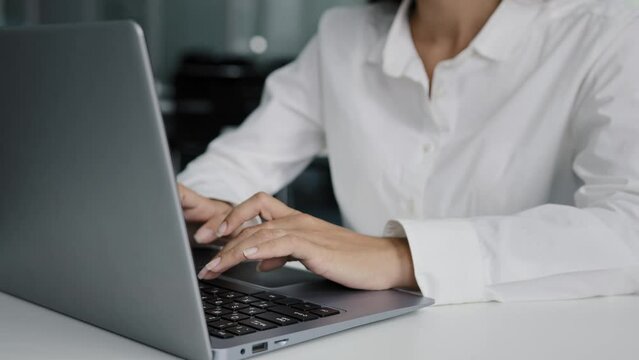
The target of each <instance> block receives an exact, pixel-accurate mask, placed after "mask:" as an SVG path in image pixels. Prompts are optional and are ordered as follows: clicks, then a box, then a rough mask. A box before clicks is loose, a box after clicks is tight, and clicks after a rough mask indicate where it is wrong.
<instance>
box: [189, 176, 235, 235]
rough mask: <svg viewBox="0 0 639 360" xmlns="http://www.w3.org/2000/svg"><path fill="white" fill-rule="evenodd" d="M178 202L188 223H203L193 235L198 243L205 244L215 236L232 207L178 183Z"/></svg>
mask: <svg viewBox="0 0 639 360" xmlns="http://www.w3.org/2000/svg"><path fill="white" fill-rule="evenodd" d="M178 192H179V194H180V204H181V205H182V212H183V213H184V219H185V220H186V221H187V222H189V223H200V224H201V223H204V225H202V226H201V227H200V228H199V230H198V231H197V232H196V233H195V235H194V236H193V237H194V239H195V241H197V242H198V243H200V244H207V243H210V242H212V241H213V240H215V239H216V238H217V236H216V234H215V230H214V229H218V228H219V227H220V224H221V223H222V221H224V219H225V218H226V216H227V215H228V214H229V213H230V212H231V210H232V209H233V207H232V206H231V205H230V204H229V203H226V202H224V201H219V200H212V199H209V198H206V197H204V196H201V195H199V194H197V193H196V192H194V191H193V190H191V189H189V188H187V187H186V186H184V185H182V184H178Z"/></svg>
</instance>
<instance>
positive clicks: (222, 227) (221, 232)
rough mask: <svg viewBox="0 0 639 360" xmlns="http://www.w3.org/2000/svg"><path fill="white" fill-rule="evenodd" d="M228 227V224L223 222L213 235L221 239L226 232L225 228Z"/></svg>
mask: <svg viewBox="0 0 639 360" xmlns="http://www.w3.org/2000/svg"><path fill="white" fill-rule="evenodd" d="M227 227H228V224H227V223H226V221H225V222H223V223H222V224H221V225H220V227H219V228H218V229H217V233H216V234H215V235H217V237H221V236H222V235H224V232H225V231H226V228H227Z"/></svg>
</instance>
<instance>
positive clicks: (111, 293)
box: [0, 22, 211, 359]
mask: <svg viewBox="0 0 639 360" xmlns="http://www.w3.org/2000/svg"><path fill="white" fill-rule="evenodd" d="M0 51H1V52H2V56H0V164H1V166H2V170H1V171H0V189H2V193H3V196H2V201H0V274H2V275H1V276H0V291H4V292H7V293H9V294H12V295H15V296H17V297H20V298H23V299H26V300H29V301H32V302H34V303H36V304H39V305H42V306H45V307H47V308H50V309H53V310H56V311H59V312H61V313H64V314H66V315H69V316H72V317H75V318H77V319H80V320H83V321H86V322H88V323H91V324H94V325H96V326H99V327H101V328H104V329H107V330H110V331H113V332H115V333H118V334H121V335H124V336H127V337H130V338H132V339H135V340H138V341H140V342H142V343H145V344H148V345H150V346H153V347H156V348H159V349H161V350H164V351H167V352H170V353H173V354H175V355H178V356H180V357H185V358H190V359H208V358H210V357H211V350H210V344H209V339H208V335H207V332H206V327H205V324H204V319H203V317H202V310H201V309H202V308H201V306H202V305H201V301H200V298H199V296H198V295H197V294H198V290H197V282H196V278H195V274H194V271H193V264H192V259H191V253H190V249H189V246H188V240H187V238H186V232H185V229H184V223H183V221H182V220H181V217H182V215H181V209H180V207H179V202H178V198H177V193H176V185H175V180H174V174H173V172H172V170H171V163H170V160H169V159H170V157H169V152H168V148H167V144H166V140H165V135H164V130H163V125H162V122H161V116H160V113H159V110H158V104H157V101H156V97H155V94H154V88H153V77H152V75H151V70H150V66H149V60H148V57H147V54H146V50H145V46H144V40H143V35H142V31H141V29H140V28H139V27H138V26H137V25H136V24H134V23H132V22H113V23H101V24H88V25H73V26H42V27H35V28H14V29H6V30H1V31H0Z"/></svg>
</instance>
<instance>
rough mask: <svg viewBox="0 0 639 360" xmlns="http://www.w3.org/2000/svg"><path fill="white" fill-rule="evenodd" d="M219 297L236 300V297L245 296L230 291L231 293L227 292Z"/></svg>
mask: <svg viewBox="0 0 639 360" xmlns="http://www.w3.org/2000/svg"><path fill="white" fill-rule="evenodd" d="M218 296H219V297H221V298H225V299H234V298H236V297H242V296H244V294H240V293H238V292H235V291H229V292H225V293H223V294H221V295H218Z"/></svg>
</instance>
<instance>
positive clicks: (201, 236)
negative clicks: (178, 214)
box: [193, 227, 213, 244]
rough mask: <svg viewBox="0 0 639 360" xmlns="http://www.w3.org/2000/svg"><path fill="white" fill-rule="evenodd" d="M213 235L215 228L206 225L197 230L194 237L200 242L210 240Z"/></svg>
mask: <svg viewBox="0 0 639 360" xmlns="http://www.w3.org/2000/svg"><path fill="white" fill-rule="evenodd" d="M212 237H213V230H211V229H209V228H206V227H202V228H200V229H199V230H198V231H196V232H195V235H193V238H194V239H195V241H197V242H198V243H200V244H201V243H203V242H205V241H207V240H210V239H211V238H212Z"/></svg>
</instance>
